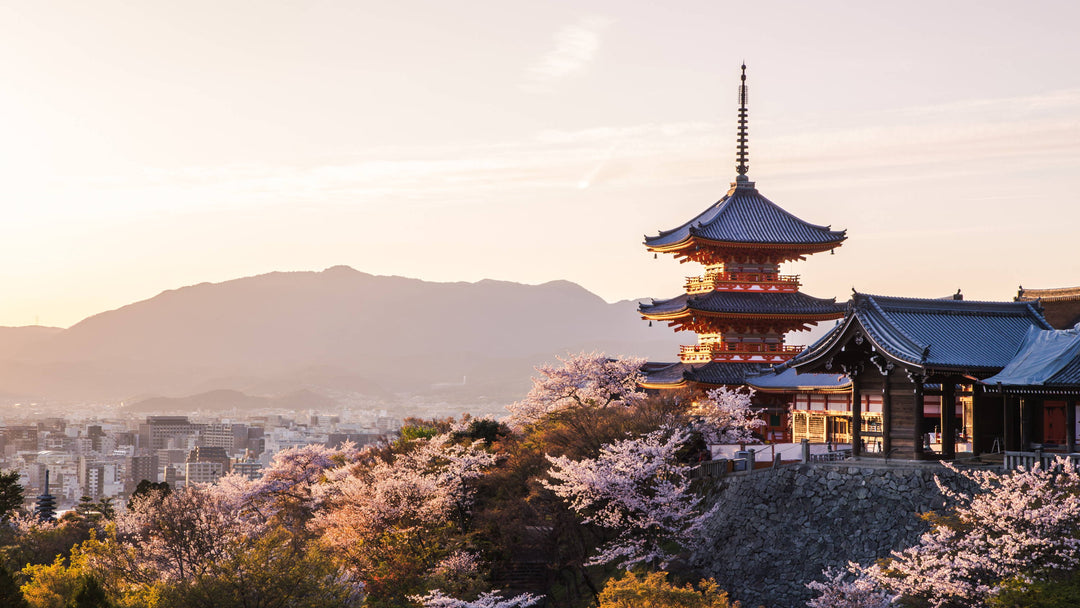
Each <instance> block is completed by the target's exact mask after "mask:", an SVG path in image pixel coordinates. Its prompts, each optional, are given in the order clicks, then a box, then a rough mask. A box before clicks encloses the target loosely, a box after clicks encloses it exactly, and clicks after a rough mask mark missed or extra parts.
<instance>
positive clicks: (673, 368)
mask: <svg viewBox="0 0 1080 608" xmlns="http://www.w3.org/2000/svg"><path fill="white" fill-rule="evenodd" d="M741 79H742V82H741V85H740V87H739V122H738V139H737V144H738V145H737V152H738V154H737V165H736V172H737V175H736V178H735V182H734V183H732V184H731V189H730V190H728V192H727V194H725V195H724V197H723V198H721V199H720V200H719V201H718V202H716V203H715V204H713V205H710V206H709V207H708V208H707V209H705V211H703V212H702V213H700V214H698V215H697V216H695V217H693V218H692V219H690V220H689V221H688V222H685V223H683V224H682V225H680V226H678V227H677V228H674V229H671V230H665V231H662V232H660V234H658V235H656V236H646V237H645V246H646V247H647V248H648V249H649V251H652V252H655V253H657V254H659V253H669V254H672V255H674V256H675V258H676V259H678V260H679V261H680V262H684V263H685V262H696V263H699V264H701V265H702V266H704V274H703V275H702V276H695V277H689V278H688V279H687V280H686V285H685V288H686V292H685V293H684V294H681V295H679V296H676V297H674V298H671V299H667V300H653V301H652V302H651V303H648V304H642V305H641V306H640V307H639V311H640V313H641V316H642V317H643V318H644V319H648V320H649V321H650V322H653V321H656V322H666V323H667V324H668V325H669V326H670V327H674V328H675V331H690V332H694V333H696V334H697V343H696V344H689V345H686V346H683V347H682V349H681V352H680V353H679V361H678V362H675V363H648V364H646V366H645V368H644V370H643V371H644V373H645V376H646V379H645V381H644V383H643V386H644V387H645V388H648V389H674V388H683V387H690V388H715V387H719V386H733V387H734V386H742V385H747V384H749V385H751V386H755V388H758V389H759V390H764V391H766V392H768V391H770V390H772V391H773V392H778V393H791V392H800V390H809V391H811V392H814V391H838V392H840V391H843V392H845V393H846V391H847V389H848V388H849V386H850V384H849V383H848V382H847V381H846V379H839V378H836V377H833V378H832V379H830V380H829V381H828V382H824V384H822V385H821V386H818V385H817V384H820V383H816V382H812V383H811V384H815V386H812V387H804V386H801V385H803V384H806V383H807V381H808V379H807V378H805V377H802V378H799V379H798V380H797V381H795V384H794V385H792V386H784V381H783V377H786V375H781V376H782V377H781V376H777V375H776V374H772V373H767V372H770V370H772V368H773V367H774V366H779V365H782V364H784V363H785V362H787V361H788V360H790V359H792V358H793V357H795V355H797V354H798V353H799V352H800V351H801V350H802V347H799V346H789V345H787V344H785V342H784V335H785V334H786V333H788V332H791V331H795V330H807V329H810V328H811V327H812V326H813V325H815V324H817V323H818V322H821V321H829V320H834V319H839V318H841V317H843V316H844V309H843V307H841V306H839V305H837V303H836V300H835V298H831V299H822V298H815V297H811V296H809V295H806V294H804V293H802V292H801V291H799V287H800V283H799V277H798V276H792V275H783V274H780V265H781V264H783V263H785V262H792V261H795V260H803V259H806V256H808V255H811V254H814V253H821V252H824V251H831V250H833V249H835V248H836V247H839V246H840V245H841V244H843V242H844V239H846V238H847V237H846V235H845V231H843V230H832V229H831V227H829V226H819V225H815V224H811V223H808V222H806V221H803V220H801V219H799V218H797V217H795V216H794V215H792V214H790V213H788V212H787V211H785V210H784V209H782V208H781V207H780V206H778V205H777V204H776V203H773V202H772V201H770V200H769V199H767V198H765V197H764V196H762V195H761V193H760V192H758V190H757V188H756V187H755V184H754V182H752V181H750V179H749V177H748V176H747V172H748V170H749V153H748V133H747V87H746V66H745V65H743V66H742V76H741ZM759 375H766V376H767V377H766V379H765V383H764V384H766V386H756V384H755V383H754V382H752V381H749V380H750V379H752V378H754V377H756V376H759ZM789 375H790V376H791V379H794V373H791V374H789ZM789 396H790V395H789ZM844 399H845V400H846V399H847V395H846V394H845V395H844ZM785 401H790V399H788V400H785ZM762 405H767V404H762ZM775 405H777V406H783V405H785V404H781V403H776V404H775ZM784 410H786V408H781V407H778V412H779V411H784ZM776 422H780V421H776ZM785 422H786V421H785ZM781 424H782V423H781ZM772 426H773V425H772V424H770V427H772Z"/></svg>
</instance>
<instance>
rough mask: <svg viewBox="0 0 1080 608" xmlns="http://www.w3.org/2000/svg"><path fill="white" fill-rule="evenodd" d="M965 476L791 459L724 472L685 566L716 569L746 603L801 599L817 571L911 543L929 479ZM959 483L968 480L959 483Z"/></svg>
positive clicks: (929, 502) (929, 496)
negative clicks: (703, 543)
mask: <svg viewBox="0 0 1080 608" xmlns="http://www.w3.org/2000/svg"><path fill="white" fill-rule="evenodd" d="M935 474H938V475H939V476H941V477H942V478H943V479H944V480H946V481H947V482H948V483H949V484H950V485H955V484H957V483H963V480H959V479H957V475H956V474H955V473H952V472H951V471H949V470H947V469H944V468H941V467H925V466H918V465H909V466H903V465H900V464H899V463H898V464H892V465H890V466H888V467H876V468H872V467H869V466H857V465H851V464H846V463H828V464H825V463H821V464H800V465H789V466H784V467H781V468H778V469H771V470H765V471H755V472H753V473H751V474H746V475H738V476H729V477H726V478H724V479H722V480H720V481H717V482H715V483H717V486H716V488H715V489H713V491H712V492H711V494H710V496H711V497H712V498H714V499H715V500H717V501H719V504H720V507H719V509H718V510H717V512H716V514H715V517H713V518H711V519H710V521H709V522H708V524H707V525H706V531H705V534H706V535H707V536H708V537H709V538H711V539H712V541H711V542H710V543H708V545H709V546H707V547H706V548H705V549H704V550H701V551H699V552H698V553H697V554H695V555H693V556H692V557H691V560H690V562H691V565H692V566H693V567H694V568H696V569H698V570H700V571H701V572H702V574H704V576H706V577H709V576H711V577H714V578H715V579H716V581H717V583H719V585H720V587H721V588H722V589H726V590H727V591H728V592H729V593H730V594H731V597H732V598H733V599H737V600H739V601H741V602H742V605H743V607H744V608H754V607H756V606H759V605H761V606H766V607H768V608H789V607H796V606H804V605H805V603H806V601H807V600H808V599H810V598H811V597H813V594H812V593H811V592H810V591H809V590H808V589H807V588H806V583H807V582H809V581H812V580H823V577H822V570H824V569H825V568H829V567H844V566H845V565H846V564H847V563H848V562H849V561H854V562H858V563H869V562H871V561H873V560H876V559H879V558H882V557H887V556H888V555H889V553H890V551H892V550H894V549H902V548H904V547H908V546H911V545H913V544H915V542H916V541H917V540H918V538H919V536H920V535H921V534H922V533H923V532H925V531H926V530H927V529H928V528H929V524H928V523H927V522H926V521H924V520H923V519H922V518H921V517H920V514H921V513H924V512H926V511H930V510H938V509H941V508H942V507H944V506H945V501H944V499H943V497H942V495H941V493H940V491H939V490H938V488H937V484H935V483H934V475H935ZM964 485H966V484H964Z"/></svg>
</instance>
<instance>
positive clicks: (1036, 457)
mask: <svg viewBox="0 0 1080 608" xmlns="http://www.w3.org/2000/svg"><path fill="white" fill-rule="evenodd" d="M1058 458H1068V459H1069V460H1071V461H1073V463H1074V464H1077V465H1080V454H1075V453H1074V454H1061V453H1057V452H1043V451H1042V450H1035V451H1034V452H1005V462H1004V467H1005V470H1006V471H1015V470H1016V469H1018V468H1020V467H1024V468H1025V469H1029V470H1030V469H1031V467H1033V466H1035V464H1036V463H1038V464H1039V467H1040V468H1042V469H1048V468H1051V467H1053V466H1054V461H1055V460H1057V459H1058Z"/></svg>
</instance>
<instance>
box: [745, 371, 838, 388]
mask: <svg viewBox="0 0 1080 608" xmlns="http://www.w3.org/2000/svg"><path fill="white" fill-rule="evenodd" d="M746 383H747V384H748V385H749V386H751V387H752V388H755V389H759V390H764V391H780V390H789V391H796V390H814V389H819V390H821V389H826V390H828V389H836V390H841V389H845V388H851V379H850V378H848V377H847V376H845V375H843V374H799V373H796V372H795V369H794V368H791V367H788V366H786V365H784V366H779V367H777V368H775V369H772V370H768V371H765V372H763V373H762V374H761V375H759V376H751V377H748V378H747V379H746Z"/></svg>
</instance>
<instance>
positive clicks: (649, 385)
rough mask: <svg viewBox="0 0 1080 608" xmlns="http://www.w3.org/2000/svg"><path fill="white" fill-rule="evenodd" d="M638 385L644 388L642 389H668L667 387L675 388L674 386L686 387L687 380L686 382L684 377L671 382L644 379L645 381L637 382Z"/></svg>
mask: <svg viewBox="0 0 1080 608" xmlns="http://www.w3.org/2000/svg"><path fill="white" fill-rule="evenodd" d="M638 386H640V387H641V388H644V389H652V390H669V389H675V388H686V386H687V382H686V379H685V378H684V379H683V380H681V381H680V382H672V383H667V382H649V381H645V382H638Z"/></svg>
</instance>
